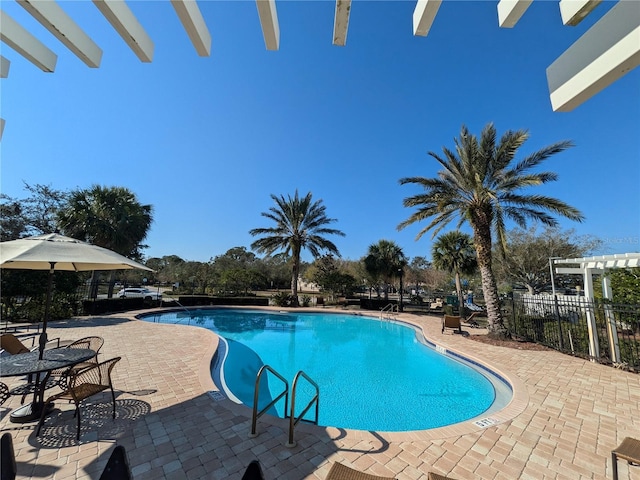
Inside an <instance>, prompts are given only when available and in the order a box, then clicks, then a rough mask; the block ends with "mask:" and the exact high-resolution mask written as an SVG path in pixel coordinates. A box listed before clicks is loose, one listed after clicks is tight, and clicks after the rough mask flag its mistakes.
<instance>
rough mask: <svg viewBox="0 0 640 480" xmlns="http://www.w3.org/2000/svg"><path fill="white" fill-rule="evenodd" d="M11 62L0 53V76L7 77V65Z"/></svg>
mask: <svg viewBox="0 0 640 480" xmlns="http://www.w3.org/2000/svg"><path fill="white" fill-rule="evenodd" d="M10 65H11V62H10V61H9V60H7V59H6V58H4V57H3V56H2V55H0V78H7V77H8V76H9V66H10Z"/></svg>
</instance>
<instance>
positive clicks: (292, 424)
mask: <svg viewBox="0 0 640 480" xmlns="http://www.w3.org/2000/svg"><path fill="white" fill-rule="evenodd" d="M300 377H304V378H305V379H306V380H307V382H309V383H310V384H311V385H313V387H314V388H315V389H316V394H315V395H314V396H313V398H312V399H311V400H310V401H309V404H308V405H307V406H306V407H305V408H304V410H302V413H301V414H300V416H299V417H298V418H295V406H296V387H297V386H298V380H299V379H300ZM319 398H320V388H319V387H318V384H317V383H316V382H314V381H313V380H311V378H310V377H309V375H307V374H306V373H304V372H303V371H302V370H300V371H299V372H298V373H296V376H295V378H294V379H293V386H292V387H291V415H289V443H287V444H286V446H287V447H295V446H296V442H294V441H293V431H294V429H295V426H296V425H297V424H298V422H299V421H300V420H302V417H304V415H305V413H307V412H308V411H309V409H310V408H311V406H312V405H313V404H314V402H315V404H316V419H315V420H314V421H311V423H313V424H314V425H317V424H318V409H319Z"/></svg>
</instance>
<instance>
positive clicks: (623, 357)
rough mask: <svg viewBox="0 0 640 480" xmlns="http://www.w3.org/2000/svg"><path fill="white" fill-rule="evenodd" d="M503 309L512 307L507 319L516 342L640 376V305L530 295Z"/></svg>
mask: <svg viewBox="0 0 640 480" xmlns="http://www.w3.org/2000/svg"><path fill="white" fill-rule="evenodd" d="M509 303H510V305H509ZM505 306H507V307H511V308H510V309H509V308H508V310H510V312H508V313H507V315H506V317H507V318H506V320H507V321H508V326H509V330H510V331H511V334H512V335H513V336H515V337H517V338H521V339H524V340H526V341H531V342H536V343H540V344H542V345H545V346H547V347H550V348H553V349H555V350H559V351H561V352H564V353H568V354H571V355H576V356H579V357H583V358H589V359H593V360H595V361H598V362H600V363H606V364H614V365H616V366H619V367H621V368H625V369H628V370H632V371H636V372H640V305H618V304H612V303H607V302H605V301H597V300H596V301H594V300H585V299H584V298H583V297H577V296H576V297H570V296H561V297H558V296H551V295H536V296H533V295H531V296H523V297H521V298H515V299H513V300H512V301H510V302H509V301H508V302H507V305H505Z"/></svg>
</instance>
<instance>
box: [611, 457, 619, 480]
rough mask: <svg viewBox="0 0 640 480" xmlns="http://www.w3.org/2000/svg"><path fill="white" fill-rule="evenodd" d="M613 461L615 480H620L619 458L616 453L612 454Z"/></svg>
mask: <svg viewBox="0 0 640 480" xmlns="http://www.w3.org/2000/svg"><path fill="white" fill-rule="evenodd" d="M611 461H612V464H613V480H618V457H617V455H616V452H611Z"/></svg>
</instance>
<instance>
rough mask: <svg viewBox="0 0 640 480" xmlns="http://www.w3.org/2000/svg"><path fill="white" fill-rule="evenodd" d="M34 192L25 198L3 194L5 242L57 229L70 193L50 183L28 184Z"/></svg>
mask: <svg viewBox="0 0 640 480" xmlns="http://www.w3.org/2000/svg"><path fill="white" fill-rule="evenodd" d="M24 188H25V190H27V191H28V192H29V193H30V195H29V196H28V197H26V198H24V199H22V200H17V199H15V198H11V197H9V196H7V195H4V194H0V235H1V237H2V241H7V240H15V239H18V238H22V237H28V236H32V235H42V234H44V233H53V232H55V231H57V228H58V226H57V213H58V211H59V210H60V209H61V208H62V206H63V205H64V202H65V201H66V198H67V193H65V192H62V191H60V190H55V189H53V188H52V187H51V186H50V185H40V184H35V185H29V184H28V183H25V184H24Z"/></svg>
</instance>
